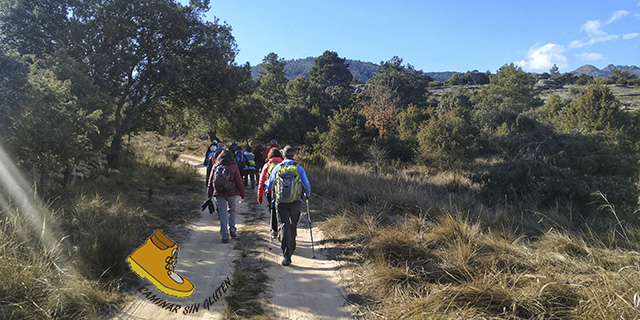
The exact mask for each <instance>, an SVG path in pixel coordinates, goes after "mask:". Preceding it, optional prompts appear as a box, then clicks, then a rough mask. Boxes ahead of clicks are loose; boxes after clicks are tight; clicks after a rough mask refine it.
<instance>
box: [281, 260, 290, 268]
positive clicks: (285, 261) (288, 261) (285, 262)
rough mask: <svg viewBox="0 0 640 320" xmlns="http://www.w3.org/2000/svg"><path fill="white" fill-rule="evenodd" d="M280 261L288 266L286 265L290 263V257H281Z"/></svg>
mask: <svg viewBox="0 0 640 320" xmlns="http://www.w3.org/2000/svg"><path fill="white" fill-rule="evenodd" d="M281 263H282V265H283V266H288V265H290V264H291V259H289V258H284V259H282V262H281Z"/></svg>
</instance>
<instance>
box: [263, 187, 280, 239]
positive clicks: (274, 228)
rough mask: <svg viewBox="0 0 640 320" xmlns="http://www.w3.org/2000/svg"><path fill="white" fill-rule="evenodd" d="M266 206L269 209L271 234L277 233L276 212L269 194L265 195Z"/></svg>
mask: <svg viewBox="0 0 640 320" xmlns="http://www.w3.org/2000/svg"><path fill="white" fill-rule="evenodd" d="M266 196H267V201H268V202H267V204H268V207H269V214H270V215H271V232H278V210H276V204H275V202H274V200H273V199H272V198H271V194H270V193H266Z"/></svg>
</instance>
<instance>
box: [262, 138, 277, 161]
mask: <svg viewBox="0 0 640 320" xmlns="http://www.w3.org/2000/svg"><path fill="white" fill-rule="evenodd" d="M269 144H270V146H269V148H267V150H265V152H264V159H265V160H266V159H267V158H268V157H269V151H270V150H271V149H273V148H276V149H278V150H280V146H279V145H278V141H276V140H275V139H274V140H271V141H269Z"/></svg>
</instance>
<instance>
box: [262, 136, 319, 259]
mask: <svg viewBox="0 0 640 320" xmlns="http://www.w3.org/2000/svg"><path fill="white" fill-rule="evenodd" d="M294 157H295V150H294V149H293V147H291V146H286V147H285V148H284V161H282V163H280V164H279V165H277V166H276V167H275V168H274V169H273V172H272V173H271V175H270V176H269V181H268V182H267V186H266V189H267V190H271V194H272V195H273V197H274V199H275V200H276V210H277V212H278V232H279V234H280V241H281V245H280V248H281V249H282V255H283V256H284V259H283V260H282V265H283V266H288V265H290V264H291V256H292V255H293V253H294V252H295V250H296V235H297V227H298V220H300V212H301V210H302V199H303V197H306V198H308V197H309V195H310V194H311V186H310V185H309V179H307V174H306V173H305V171H304V168H302V167H301V166H299V165H298V164H296V162H295V160H294Z"/></svg>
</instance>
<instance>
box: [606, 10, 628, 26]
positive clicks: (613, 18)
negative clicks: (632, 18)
mask: <svg viewBox="0 0 640 320" xmlns="http://www.w3.org/2000/svg"><path fill="white" fill-rule="evenodd" d="M628 14H629V11H625V10H619V11H616V12H614V13H613V15H612V16H611V18H610V19H609V21H607V24H609V23H612V22H614V21H616V20H618V19H620V18H622V17H624V16H626V15H628Z"/></svg>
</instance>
